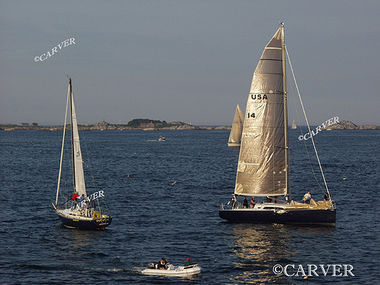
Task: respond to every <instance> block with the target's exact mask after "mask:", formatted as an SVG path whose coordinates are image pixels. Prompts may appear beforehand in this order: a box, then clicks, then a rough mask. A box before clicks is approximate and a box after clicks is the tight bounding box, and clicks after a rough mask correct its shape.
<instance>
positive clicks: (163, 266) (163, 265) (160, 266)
mask: <svg viewBox="0 0 380 285" xmlns="http://www.w3.org/2000/svg"><path fill="white" fill-rule="evenodd" d="M168 264H169V262H167V261H166V260H165V258H161V260H160V262H158V265H157V266H158V269H161V270H164V269H167V267H168Z"/></svg>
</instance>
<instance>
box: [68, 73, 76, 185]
mask: <svg viewBox="0 0 380 285" xmlns="http://www.w3.org/2000/svg"><path fill="white" fill-rule="evenodd" d="M69 90H70V114H71V115H70V119H71V159H72V166H73V167H72V168H73V185H74V192H75V191H76V183H75V157H74V127H73V90H72V87H71V78H70V79H69Z"/></svg>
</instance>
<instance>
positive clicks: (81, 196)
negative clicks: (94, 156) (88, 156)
mask: <svg viewBox="0 0 380 285" xmlns="http://www.w3.org/2000/svg"><path fill="white" fill-rule="evenodd" d="M69 105H70V112H71V115H70V118H71V159H72V176H73V189H72V191H71V193H74V194H73V195H72V196H71V195H70V197H71V198H70V197H69V199H65V201H64V202H63V203H60V204H59V203H58V200H59V194H60V185H61V174H62V162H63V157H64V155H63V153H64V149H65V135H66V128H67V113H68V107H69ZM104 195H105V194H104V191H103V190H99V191H96V192H94V193H92V194H91V195H90V196H87V193H86V184H85V179H84V171H83V161H82V152H81V147H80V141H79V132H78V123H77V115H76V112H75V104H74V94H73V91H72V86H71V78H70V79H69V86H68V91H67V100H66V112H65V121H64V125H63V136H62V148H61V159H60V164H59V172H58V183H57V194H56V199H55V203H52V205H53V208H54V210H55V212H56V213H57V214H58V216H59V218H60V219H61V221H62V224H63V225H64V226H65V227H67V228H77V229H86V230H95V229H104V228H105V227H107V226H109V225H110V224H111V222H112V217H111V216H110V215H109V214H108V213H107V212H108V210H107V208H106V207H105V203H104Z"/></svg>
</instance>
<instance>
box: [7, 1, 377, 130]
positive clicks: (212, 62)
mask: <svg viewBox="0 0 380 285" xmlns="http://www.w3.org/2000/svg"><path fill="white" fill-rule="evenodd" d="M379 15H380V1H377V0H374V1H366V0H363V1H349V0H335V1H331V0H329V1H325V0H321V1H308V0H299V1H298V0H289V1H284V0H282V1H280V0H279V1H274V0H265V1H259V0H230V1H226V0H202V1H200V0H188V1H184V0H134V1H128V0H126V1H69V0H65V1H0V124H6V123H17V124H19V123H21V122H28V123H32V122H37V123H39V124H42V125H44V124H45V125H46V124H57V125H58V124H62V123H63V119H64V112H65V104H66V92H67V84H68V76H70V77H71V78H72V82H73V90H74V95H75V100H76V109H77V116H78V121H79V123H82V124H88V123H95V122H98V121H102V120H105V121H107V122H110V123H127V122H128V121H130V120H132V119H134V118H150V119H158V120H166V121H177V120H178V121H184V122H191V123H192V124H198V125H199V124H200V125H203V124H206V125H228V124H231V122H232V119H233V116H234V112H235V108H236V104H239V105H240V106H241V107H242V110H243V112H244V110H245V104H246V101H247V98H248V92H249V88H250V84H251V80H252V74H253V71H254V69H255V67H256V65H257V62H258V60H259V58H260V56H261V53H262V51H263V48H264V46H265V45H266V44H267V42H268V41H269V39H270V38H271V37H272V36H273V34H274V33H275V31H276V30H277V28H278V26H279V22H280V21H283V22H285V41H286V45H287V48H288V51H289V53H290V57H291V60H292V63H293V66H294V69H295V73H296V78H297V83H298V84H299V87H300V90H301V95H302V98H303V101H304V104H305V107H306V111H307V114H308V117H309V121H310V122H311V123H312V124H315V125H318V124H320V123H322V122H325V121H326V120H328V119H329V118H332V117H335V116H338V117H339V118H340V119H341V120H350V121H353V122H354V123H356V124H377V125H380V100H379V99H380V89H379V88H378V86H377V83H378V82H379V80H380V68H379V67H380V56H379V51H380V17H379ZM68 38H75V44H72V45H70V46H67V47H65V48H62V49H61V50H59V52H58V53H56V54H54V55H53V56H52V57H50V58H48V59H46V60H45V61H42V62H35V61H34V59H35V57H36V56H40V55H42V54H43V53H46V52H47V51H49V50H51V49H52V48H54V47H55V46H57V45H58V44H59V43H61V42H62V41H64V40H65V39H68ZM288 69H289V68H288ZM288 75H290V72H288ZM290 81H291V77H290V76H289V77H288V82H289V83H288V85H289V89H288V93H289V95H288V96H289V122H291V121H292V120H293V119H295V120H296V121H297V122H298V123H301V124H302V122H303V121H302V119H301V118H302V113H301V109H300V107H299V102H298V99H297V97H296V96H297V95H296V93H295V88H294V86H293V85H292V84H291V83H290Z"/></svg>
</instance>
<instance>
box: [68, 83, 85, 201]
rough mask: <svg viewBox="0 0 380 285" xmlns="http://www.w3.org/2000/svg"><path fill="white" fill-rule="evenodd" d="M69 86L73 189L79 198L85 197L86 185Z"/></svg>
mask: <svg viewBox="0 0 380 285" xmlns="http://www.w3.org/2000/svg"><path fill="white" fill-rule="evenodd" d="M69 85H70V101H71V127H72V129H71V131H72V152H73V175H74V189H75V191H77V192H78V194H79V195H80V196H82V194H84V195H85V196H86V185H85V182H84V172H83V160H82V152H81V149H80V141H79V133H78V122H77V115H76V112H75V104H74V94H73V90H72V87H71V79H70V82H69Z"/></svg>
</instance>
